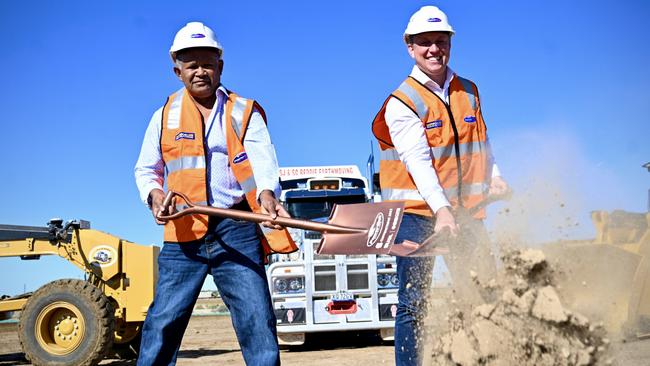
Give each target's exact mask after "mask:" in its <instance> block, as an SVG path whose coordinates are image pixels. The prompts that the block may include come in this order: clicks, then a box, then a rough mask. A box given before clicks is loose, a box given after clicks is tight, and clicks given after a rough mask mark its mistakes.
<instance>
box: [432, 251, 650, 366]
mask: <svg viewBox="0 0 650 366" xmlns="http://www.w3.org/2000/svg"><path fill="white" fill-rule="evenodd" d="M502 261H503V263H504V268H503V269H502V270H501V271H500V273H499V275H498V276H497V277H496V278H494V279H491V280H490V281H488V282H485V283H481V282H480V281H479V279H478V277H477V276H476V274H474V276H473V278H474V280H475V287H481V288H482V290H483V291H484V292H489V293H491V295H492V296H490V297H491V298H492V301H487V302H485V303H483V304H480V305H476V304H474V305H472V306H460V305H459V304H458V303H456V307H455V308H454V307H453V306H452V308H451V310H447V311H446V313H447V317H446V318H445V319H438V320H437V321H436V322H435V325H434V326H433V327H431V326H429V327H430V328H434V329H435V330H434V331H435V332H436V334H437V335H438V336H437V337H435V339H434V340H433V341H429V342H428V343H429V345H430V348H431V351H430V352H425V355H424V356H425V357H424V363H425V365H452V366H453V365H463V366H475V365H485V366H505V365H521V366H538V365H539V366H556V365H567V366H578V365H580V366H588V365H612V364H620V365H634V364H635V363H633V362H634V361H632V360H631V359H630V358H628V357H627V356H621V357H618V359H619V361H617V360H616V357H615V356H614V355H615V354H616V353H617V351H620V350H621V346H620V345H617V346H612V342H611V339H609V338H608V334H607V331H606V329H605V327H604V325H603V323H602V322H594V321H590V320H589V319H588V318H587V317H585V316H584V315H581V314H580V313H578V312H575V311H571V310H569V309H568V308H567V307H565V305H564V303H563V301H562V299H561V296H560V294H559V292H558V291H557V289H556V287H555V286H556V282H555V277H556V274H555V271H554V270H553V268H551V266H550V265H549V262H548V261H547V260H546V257H545V255H544V253H542V251H540V250H534V249H525V250H508V251H507V252H506V253H505V254H504V255H503V257H502ZM452 304H453V303H452ZM436 328H437V329H436ZM619 353H620V352H619ZM639 359H640V363H639V364H640V365H641V364H642V365H648V364H650V358H648V354H646V355H644V356H642V357H640V358H639ZM623 360H625V361H623Z"/></svg>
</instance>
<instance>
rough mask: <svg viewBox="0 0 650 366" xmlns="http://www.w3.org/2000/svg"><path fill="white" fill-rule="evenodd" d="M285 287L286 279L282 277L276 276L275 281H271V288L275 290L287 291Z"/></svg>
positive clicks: (286, 286)
mask: <svg viewBox="0 0 650 366" xmlns="http://www.w3.org/2000/svg"><path fill="white" fill-rule="evenodd" d="M287 288H288V284H287V280H285V279H284V278H276V279H275V281H273V289H274V290H275V292H287Z"/></svg>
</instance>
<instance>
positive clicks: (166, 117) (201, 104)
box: [135, 22, 297, 365]
mask: <svg viewBox="0 0 650 366" xmlns="http://www.w3.org/2000/svg"><path fill="white" fill-rule="evenodd" d="M170 54H171V58H172V60H173V62H174V73H175V74H176V76H177V77H178V78H179V80H180V81H181V82H182V83H183V87H182V88H181V89H180V90H178V91H176V92H175V93H173V94H172V95H170V96H169V97H168V98H167V101H166V103H165V105H164V106H163V107H161V108H160V109H158V110H157V111H156V112H155V113H154V115H153V117H152V118H151V121H150V123H149V127H148V128H147V131H146V133H145V137H144V141H143V144H142V149H141V152H140V157H139V159H138V162H137V164H136V167H135V176H136V183H137V186H138V189H139V191H140V196H141V198H142V200H143V201H144V202H146V203H147V204H148V206H149V208H150V209H151V212H152V214H153V216H154V220H155V221H156V223H158V224H160V225H164V236H165V239H164V240H165V241H164V246H163V248H162V251H161V253H160V256H159V257H158V268H159V272H158V283H157V285H156V295H155V298H154V301H153V303H152V304H151V306H150V308H149V311H148V313H147V317H146V320H145V323H144V326H143V329H142V342H141V347H140V354H139V358H138V365H168V364H175V362H176V356H177V353H178V349H179V347H180V343H181V340H182V337H183V333H184V332H185V328H186V327H187V323H188V321H189V319H190V316H191V314H192V309H193V306H194V303H195V302H196V299H197V297H198V295H199V292H200V290H201V287H202V286H203V283H204V280H205V278H206V276H207V275H208V274H211V275H212V276H213V279H214V283H215V284H216V285H217V288H218V289H219V293H220V294H221V297H222V299H223V301H224V303H225V304H226V306H227V307H228V309H229V310H230V314H231V318H232V322H233V327H234V328H235V332H236V333H237V339H238V340H239V344H240V347H241V350H242V353H243V356H244V360H245V361H246V364H248V365H279V364H280V356H279V351H278V343H277V338H276V325H275V324H276V318H275V315H274V310H273V306H272V303H271V298H270V294H269V289H268V284H267V278H266V272H265V270H264V257H265V255H266V254H269V253H271V252H273V251H276V252H285V253H286V252H291V251H294V250H296V249H297V248H296V246H295V244H294V243H293V241H292V240H291V238H290V236H289V234H288V233H287V231H286V230H285V229H283V228H281V227H277V226H274V225H272V224H271V223H270V222H266V223H264V224H265V226H267V227H268V228H272V229H268V228H267V229H266V232H265V233H262V232H263V230H262V229H261V228H260V227H258V226H257V225H256V224H253V223H249V222H245V221H238V220H233V219H223V218H216V217H207V216H202V215H195V216H193V215H187V216H185V217H182V218H179V219H175V220H171V221H169V222H167V221H166V220H164V219H161V218H160V216H165V215H168V214H172V213H173V212H175V211H176V210H182V209H183V206H182V205H180V204H179V205H178V206H175V205H176V203H174V204H173V205H172V207H171V208H170V209H167V208H166V207H163V204H162V203H163V196H164V192H163V185H164V184H166V185H167V188H168V189H170V190H175V191H179V192H182V193H184V194H186V195H187V196H188V197H189V198H190V200H192V201H194V202H195V203H198V204H204V205H206V204H207V205H211V206H214V207H219V208H234V209H239V210H249V211H250V210H252V211H256V212H262V213H268V214H269V215H270V216H271V217H273V218H275V217H277V215H281V216H287V217H288V216H289V215H288V214H287V212H286V211H285V210H284V209H283V208H282V206H281V204H280V203H279V202H278V201H277V200H276V196H277V195H278V194H279V192H280V187H279V179H278V178H279V177H278V165H277V161H276V158H275V151H274V148H273V145H272V144H271V140H270V137H269V133H268V130H267V128H266V118H265V115H264V111H263V109H262V108H261V107H260V106H259V104H257V103H256V102H255V101H253V100H251V99H246V98H243V97H240V96H239V95H237V94H235V93H234V92H232V91H230V90H228V89H226V88H225V87H224V86H223V85H222V84H221V82H220V80H221V71H222V69H223V59H222V54H223V49H222V47H221V45H220V44H219V42H218V41H217V39H216V36H215V34H214V32H213V31H212V30H211V29H210V28H208V27H207V26H205V25H203V24H202V23H199V22H192V23H188V24H187V25H186V26H185V27H183V28H181V29H180V30H179V31H178V33H177V34H176V36H175V38H174V41H173V44H172V46H171V49H170Z"/></svg>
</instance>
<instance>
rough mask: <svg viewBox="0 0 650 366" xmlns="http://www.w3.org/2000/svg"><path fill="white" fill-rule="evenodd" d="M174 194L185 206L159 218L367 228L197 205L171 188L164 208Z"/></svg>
mask: <svg viewBox="0 0 650 366" xmlns="http://www.w3.org/2000/svg"><path fill="white" fill-rule="evenodd" d="M175 196H178V197H180V198H181V199H182V200H183V201H185V203H186V204H187V208H186V209H184V210H182V211H178V212H176V213H174V214H172V215H167V216H159V218H160V219H163V220H174V219H178V218H180V217H183V216H185V215H191V214H202V215H209V216H218V217H226V218H231V219H236V220H244V221H250V222H255V223H258V224H259V223H262V222H265V221H268V222H270V223H272V224H274V225H280V226H285V227H293V228H297V229H304V230H313V231H319V232H326V233H332V234H356V233H366V232H367V230H365V229H358V228H351V227H345V226H339V225H332V224H325V223H320V222H313V221H309V220H299V219H293V218H290V217H283V216H277V217H276V218H275V219H273V218H271V216H270V215H267V214H260V213H254V212H248V211H241V210H234V209H231V208H217V207H210V206H203V205H197V204H194V203H193V202H192V201H190V199H189V198H188V197H187V196H186V195H184V194H183V193H180V192H175V191H171V190H170V191H168V192H167V195H166V196H165V199H164V201H163V205H164V207H165V208H167V209H170V207H169V205H170V204H171V202H172V198H174V197H175Z"/></svg>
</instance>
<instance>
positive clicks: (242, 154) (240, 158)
mask: <svg viewBox="0 0 650 366" xmlns="http://www.w3.org/2000/svg"><path fill="white" fill-rule="evenodd" d="M246 159H248V155H246V153H245V152H240V153H239V154H237V155H236V156H235V158H234V159H232V163H233V164H239V163H241V162H242V161H244V160H246Z"/></svg>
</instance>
